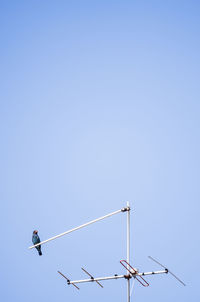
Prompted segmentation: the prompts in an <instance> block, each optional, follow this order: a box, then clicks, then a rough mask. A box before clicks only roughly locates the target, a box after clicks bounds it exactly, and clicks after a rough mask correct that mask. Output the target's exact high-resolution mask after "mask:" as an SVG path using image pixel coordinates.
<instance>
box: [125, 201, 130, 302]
mask: <svg viewBox="0 0 200 302" xmlns="http://www.w3.org/2000/svg"><path fill="white" fill-rule="evenodd" d="M127 209H128V211H127V258H126V259H127V262H128V263H130V204H129V201H127ZM128 274H129V270H128V267H127V275H128ZM127 302H130V279H129V278H128V279H127Z"/></svg>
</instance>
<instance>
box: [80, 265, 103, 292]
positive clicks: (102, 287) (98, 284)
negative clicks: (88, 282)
mask: <svg viewBox="0 0 200 302" xmlns="http://www.w3.org/2000/svg"><path fill="white" fill-rule="evenodd" d="M81 269H82V270H83V271H84V272H85V273H86V274H87V275H88V276H90V277H91V279H92V281H95V282H96V283H97V284H98V285H99V286H100V287H101V288H103V285H101V283H99V281H97V280H94V277H93V276H92V275H91V274H90V273H88V272H87V271H86V270H85V269H84V268H83V267H81Z"/></svg>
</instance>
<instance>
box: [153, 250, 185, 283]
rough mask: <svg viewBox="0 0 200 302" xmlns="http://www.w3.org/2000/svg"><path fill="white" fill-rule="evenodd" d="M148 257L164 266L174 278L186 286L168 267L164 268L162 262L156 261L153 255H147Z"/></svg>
mask: <svg viewBox="0 0 200 302" xmlns="http://www.w3.org/2000/svg"><path fill="white" fill-rule="evenodd" d="M148 257H149V259H151V260H152V261H154V262H156V263H157V264H159V265H160V266H161V267H163V268H165V269H166V270H167V271H168V272H169V273H170V274H171V275H172V276H173V277H174V278H176V280H178V281H179V282H180V283H181V284H182V285H184V286H186V284H185V283H184V282H183V281H182V280H181V279H179V278H178V277H177V276H176V275H174V273H172V272H171V271H170V270H169V269H168V268H166V267H165V266H164V265H163V264H162V263H160V262H158V261H157V260H156V259H154V258H153V257H151V256H148Z"/></svg>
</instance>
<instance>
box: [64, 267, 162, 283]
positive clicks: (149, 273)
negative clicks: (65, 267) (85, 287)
mask: <svg viewBox="0 0 200 302" xmlns="http://www.w3.org/2000/svg"><path fill="white" fill-rule="evenodd" d="M156 274H167V271H166V270H164V271H155V272H144V273H138V274H137V275H136V276H147V275H156ZM128 276H130V278H132V276H131V275H130V274H129V275H128ZM121 278H125V279H128V278H127V275H114V276H109V277H99V278H93V279H91V278H90V279H82V280H73V281H69V284H73V283H85V282H93V281H96V282H97V281H102V280H112V279H121ZM133 278H134V275H133Z"/></svg>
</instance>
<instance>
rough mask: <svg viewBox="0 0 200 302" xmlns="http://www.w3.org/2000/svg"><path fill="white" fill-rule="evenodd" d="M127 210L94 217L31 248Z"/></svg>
mask: <svg viewBox="0 0 200 302" xmlns="http://www.w3.org/2000/svg"><path fill="white" fill-rule="evenodd" d="M126 211H127V209H126V208H122V209H121V210H118V211H115V212H112V213H110V214H107V215H105V216H102V217H100V218H97V219H94V220H92V221H89V222H87V223H85V224H82V225H80V226H78V227H76V228H74V229H71V230H69V231H66V232H64V233H61V234H59V235H56V236H54V237H51V238H49V239H47V240H44V241H42V242H40V243H37V244H35V245H32V246H30V247H29V249H33V248H34V247H36V246H38V245H42V244H44V243H47V242H49V241H51V240H54V239H57V238H59V237H61V236H64V235H66V234H69V233H71V232H74V231H76V230H79V229H81V228H84V227H86V226H88V225H90V224H92V223H95V222H97V221H100V220H102V219H105V218H107V217H110V216H112V215H115V214H118V213H120V212H126Z"/></svg>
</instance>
